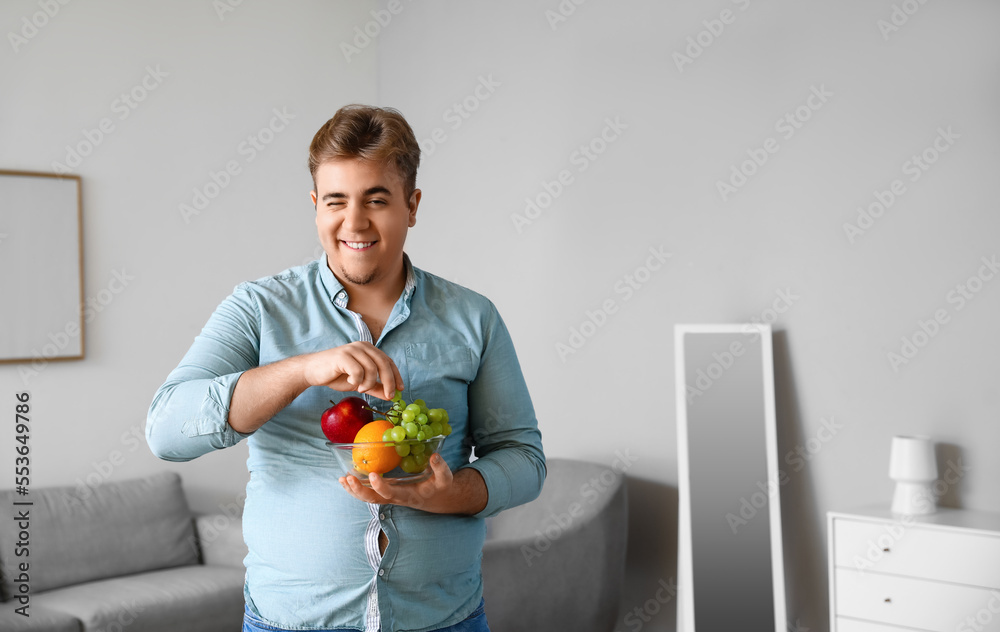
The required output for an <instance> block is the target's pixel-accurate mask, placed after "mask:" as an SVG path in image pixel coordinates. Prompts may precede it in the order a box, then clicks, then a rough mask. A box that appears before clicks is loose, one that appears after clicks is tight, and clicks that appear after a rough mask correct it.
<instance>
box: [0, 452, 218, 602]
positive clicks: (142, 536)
mask: <svg viewBox="0 0 1000 632" xmlns="http://www.w3.org/2000/svg"><path fill="white" fill-rule="evenodd" d="M85 489H86V491H85V492H84V493H81V491H80V490H79V489H78V488H73V487H50V488H47V489H46V488H41V489H33V490H32V491H31V494H30V495H29V496H17V497H14V490H6V491H3V492H0V505H2V506H4V507H11V506H12V505H11V503H12V502H13V501H14V500H28V501H31V502H32V503H33V504H32V505H31V506H29V507H26V509H28V511H29V528H28V533H29V535H30V543H29V547H28V548H29V550H30V557H29V558H25V557H16V556H15V555H14V551H15V542H16V541H17V539H18V528H17V522H16V521H15V520H4V521H3V522H0V559H2V561H3V565H2V569H3V582H2V587H3V592H4V595H5V596H6V597H7V598H9V597H10V596H12V595H14V594H16V590H17V585H16V584H15V583H14V582H13V581H12V580H13V579H14V578H16V575H17V572H16V571H17V564H18V563H19V562H23V561H27V562H28V563H29V564H30V569H29V573H28V575H29V577H30V586H31V592H32V594H33V595H34V594H37V593H40V592H42V591H45V590H50V589H53V588H59V587H61V586H70V585H73V584H78V583H81V582H86V581H91V580H95V579H103V578H106V577H116V576H118V575H125V574H128V573H139V572H143V571H150V570H156V569H161V568H169V567H174V566H181V565H185V564H196V563H197V562H198V552H197V547H196V546H195V545H194V543H195V538H194V521H193V519H192V515H191V510H190V509H189V508H188V505H187V501H186V500H185V499H184V492H183V490H182V489H181V479H180V476H178V475H177V474H176V473H173V472H163V473H159V474H154V475H152V476H147V477H145V478H139V479H132V480H125V481H119V482H106V483H104V484H102V485H100V486H98V487H96V488H94V489H90V488H85ZM21 507H22V506H17V509H21Z"/></svg>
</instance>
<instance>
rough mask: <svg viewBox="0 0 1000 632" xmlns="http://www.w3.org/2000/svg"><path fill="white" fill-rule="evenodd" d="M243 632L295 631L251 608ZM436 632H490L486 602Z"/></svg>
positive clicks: (246, 610)
mask: <svg viewBox="0 0 1000 632" xmlns="http://www.w3.org/2000/svg"><path fill="white" fill-rule="evenodd" d="M243 632H295V631H293V630H286V629H285V628H276V627H274V626H272V625H269V624H267V623H264V622H263V621H261V620H260V619H258V618H257V617H255V616H254V615H253V614H252V613H251V612H250V610H249V608H246V607H244V610H243ZM311 632H357V630H350V629H344V628H340V629H336V630H312V631H311ZM435 632H490V626H489V625H488V624H487V623H486V606H485V602H483V601H482V600H480V601H479V607H478V608H476V610H475V611H474V612H473V613H472V614H470V615H469V616H468V618H466V619H465V620H464V621H459V622H458V623H456V624H455V625H450V626H448V627H447V628H440V629H439V630H435Z"/></svg>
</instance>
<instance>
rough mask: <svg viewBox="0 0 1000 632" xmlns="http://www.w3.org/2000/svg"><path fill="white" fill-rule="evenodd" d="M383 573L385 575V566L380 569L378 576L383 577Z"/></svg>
mask: <svg viewBox="0 0 1000 632" xmlns="http://www.w3.org/2000/svg"><path fill="white" fill-rule="evenodd" d="M383 575H385V569H384V568H380V569H378V576H379V577H381V576H383Z"/></svg>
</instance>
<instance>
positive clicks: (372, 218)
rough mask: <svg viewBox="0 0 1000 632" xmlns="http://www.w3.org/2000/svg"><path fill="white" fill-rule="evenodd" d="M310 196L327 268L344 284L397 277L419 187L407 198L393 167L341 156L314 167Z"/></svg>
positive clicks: (372, 282)
mask: <svg viewBox="0 0 1000 632" xmlns="http://www.w3.org/2000/svg"><path fill="white" fill-rule="evenodd" d="M311 196H312V201H313V204H314V205H315V206H316V228H317V230H318V231H319V240H320V243H322V244H323V249H324V250H326V255H327V260H328V262H329V265H330V270H331V271H332V272H333V273H334V275H336V277H337V278H338V279H339V280H340V281H341V282H342V283H344V285H345V286H350V285H353V286H375V285H376V284H379V283H380V282H386V283H392V282H394V281H395V280H396V279H398V275H400V274H402V271H403V243H404V242H405V241H406V231H407V229H408V228H409V227H410V226H413V225H414V224H415V223H416V221H417V205H418V204H419V203H420V190H419V189H417V190H414V192H413V193H412V194H411V195H410V196H409V197H408V198H407V197H406V196H405V193H404V190H403V181H402V178H400V176H399V174H398V173H397V172H396V169H395V168H394V167H391V166H387V167H383V166H381V165H378V164H375V163H372V162H370V161H364V160H358V159H350V158H347V159H340V160H332V161H329V162H324V163H323V164H321V165H320V166H319V168H318V169H317V170H316V190H315V191H313V192H312V193H311Z"/></svg>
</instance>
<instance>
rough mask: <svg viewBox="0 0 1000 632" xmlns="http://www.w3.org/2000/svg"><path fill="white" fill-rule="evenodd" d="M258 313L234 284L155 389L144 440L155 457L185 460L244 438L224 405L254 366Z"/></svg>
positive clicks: (241, 288)
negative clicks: (236, 428) (232, 425)
mask: <svg viewBox="0 0 1000 632" xmlns="http://www.w3.org/2000/svg"><path fill="white" fill-rule="evenodd" d="M259 357H260V315H259V311H258V307H257V303H256V301H255V300H254V297H253V295H252V294H251V293H250V292H249V291H247V289H246V288H245V287H244V286H239V287H237V288H236V290H234V292H233V294H231V295H230V296H229V297H227V298H226V300H225V301H223V302H222V304H221V305H219V307H218V308H217V309H216V310H215V312H214V313H213V314H212V316H211V317H210V318H209V320H208V323H206V325H205V327H204V328H203V329H202V331H201V333H200V334H199V335H198V336H197V337H196V338H195V340H194V343H193V344H192V345H191V348H190V349H189V350H188V352H187V353H186V354H185V355H184V358H183V359H182V360H181V362H180V364H179V365H178V366H177V368H175V369H174V370H173V371H171V372H170V375H168V376H167V380H166V381H165V382H164V383H163V385H162V386H160V388H159V389H158V390H157V391H156V394H155V396H154V397H153V402H152V404H151V405H150V408H149V413H148V415H147V418H146V442H147V443H148V444H149V448H150V450H152V452H153V454H155V455H156V456H157V457H159V458H161V459H164V460H167V461H190V460H191V459H194V458H197V457H199V456H201V455H203V454H207V453H208V452H211V451H213V450H219V449H222V448H228V447H230V446H232V445H236V444H237V443H239V442H240V441H241V440H243V439H245V438H246V437H248V436H249V435H248V434H243V433H239V432H236V431H235V430H233V428H232V427H231V426H230V425H229V421H228V420H229V403H230V401H232V397H233V391H234V390H235V388H236V382H237V381H238V380H239V379H240V376H241V375H242V374H243V372H244V371H247V370H249V369H252V368H254V367H256V366H258V363H259Z"/></svg>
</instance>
